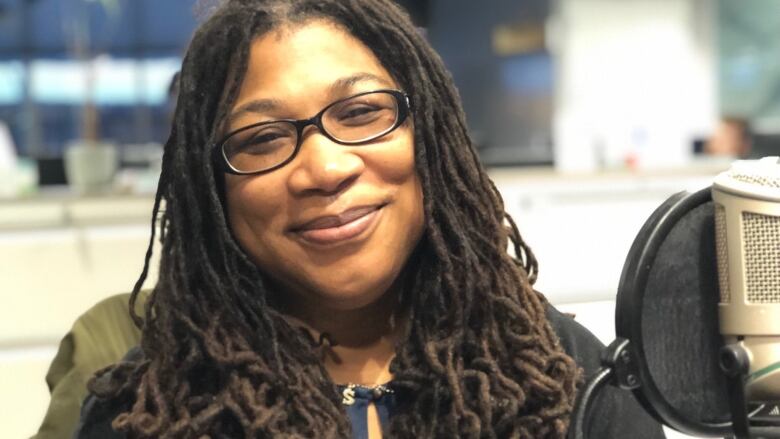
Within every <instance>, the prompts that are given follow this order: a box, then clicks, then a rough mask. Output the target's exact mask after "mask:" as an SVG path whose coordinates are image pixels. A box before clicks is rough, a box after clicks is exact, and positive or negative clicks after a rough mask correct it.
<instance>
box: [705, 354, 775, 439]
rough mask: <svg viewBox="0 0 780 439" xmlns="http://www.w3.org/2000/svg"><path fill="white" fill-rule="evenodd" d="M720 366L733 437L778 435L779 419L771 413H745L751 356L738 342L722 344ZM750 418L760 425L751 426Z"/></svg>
mask: <svg viewBox="0 0 780 439" xmlns="http://www.w3.org/2000/svg"><path fill="white" fill-rule="evenodd" d="M720 368H721V370H723V372H724V373H725V375H726V385H727V387H728V392H729V409H730V410H731V425H732V428H733V429H734V436H733V437H734V439H750V438H756V439H760V438H780V422H778V421H780V418H778V417H777V416H771V415H770V416H762V417H758V416H755V415H754V416H752V417H751V414H749V413H748V407H747V398H746V397H745V383H746V382H747V376H748V373H749V371H750V356H749V355H748V353H747V351H746V350H745V348H744V347H743V346H742V345H740V344H739V343H733V344H729V345H726V346H723V347H722V348H721V349H720ZM758 411H760V410H758ZM751 419H752V420H754V421H756V423H761V424H762V425H754V426H751V425H750V420H751Z"/></svg>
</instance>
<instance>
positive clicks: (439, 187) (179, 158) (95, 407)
mask: <svg viewBox="0 0 780 439" xmlns="http://www.w3.org/2000/svg"><path fill="white" fill-rule="evenodd" d="M163 200H164V201H165V209H164V211H162V217H161V226H160V228H161V235H162V236H161V240H162V245H163V250H162V260H161V269H160V279H159V281H158V284H157V286H156V288H155V289H154V291H153V293H152V295H151V297H150V298H149V301H148V305H147V307H146V313H145V319H144V326H143V336H142V342H141V350H137V351H136V352H132V353H131V354H129V356H128V358H127V360H126V361H125V362H123V363H121V364H119V365H117V366H115V367H113V368H111V369H109V370H107V371H104V372H103V373H102V374H99V375H100V376H99V378H98V379H96V380H95V381H93V383H92V384H91V390H92V391H93V392H94V393H95V394H97V395H98V396H99V398H95V397H92V398H90V399H88V401H87V403H86V405H85V408H84V411H83V414H82V421H83V425H82V426H81V431H80V435H81V437H110V433H109V431H110V427H109V424H110V426H111V427H113V428H114V429H116V430H118V431H120V432H126V433H128V435H129V436H130V437H204V436H208V437H277V436H282V437H339V438H343V437H350V436H352V437H367V436H368V437H371V438H374V437H380V436H389V437H409V438H418V437H474V438H476V437H495V438H505V437H523V438H547V437H549V438H561V437H564V436H565V434H566V431H567V426H568V419H569V416H570V413H571V410H572V404H573V401H574V397H575V394H576V386H577V384H578V382H580V380H581V371H580V368H579V367H578V364H577V363H576V362H575V358H578V359H579V362H580V366H583V367H586V369H587V368H591V367H593V366H594V364H593V363H594V362H597V356H598V351H599V345H598V343H597V342H596V341H595V340H594V339H593V337H592V336H591V335H589V334H587V333H585V332H584V330H583V329H581V328H580V327H578V326H576V324H574V323H573V322H571V320H570V319H567V318H565V317H563V316H561V315H560V314H559V313H557V312H556V311H555V310H553V309H551V308H549V307H548V306H547V304H546V302H545V300H544V298H543V297H542V296H541V295H540V294H538V293H536V292H535V291H534V290H533V289H532V284H533V281H534V279H535V276H536V261H535V260H534V258H533V256H532V254H531V252H530V250H529V249H528V248H527V247H526V246H525V244H524V243H523V242H522V240H521V238H520V236H519V234H518V232H517V229H516V228H515V227H514V224H513V223H512V222H511V220H509V218H508V217H507V216H506V214H505V213H504V207H503V205H502V201H501V198H500V196H499V195H498V192H497V191H496V189H495V187H494V185H493V184H492V182H491V181H490V180H489V179H488V177H487V175H486V173H485V171H484V169H483V168H482V167H481V165H480V164H479V162H478V160H477V157H476V154H475V152H474V149H473V147H472V145H471V142H470V140H469V138H468V135H467V132H466V125H465V121H464V117H463V113H462V110H461V107H460V102H459V99H458V96H457V92H456V90H455V88H454V86H453V84H452V81H451V79H450V77H449V75H448V74H447V72H446V71H445V69H444V67H443V65H442V63H441V61H440V59H439V58H438V56H437V55H436V54H435V53H434V52H433V51H432V49H431V48H430V47H429V46H428V45H427V44H426V43H425V41H424V39H423V38H422V37H421V35H419V33H418V32H417V30H416V29H415V28H414V27H413V26H412V25H411V23H410V22H409V20H408V17H407V16H406V15H404V14H403V13H402V12H401V11H400V10H399V9H398V8H397V7H396V6H394V5H393V4H392V3H391V2H390V1H388V0H350V1H345V0H329V1H321V0H300V1H299V0H294V1H290V0H279V1H275V0H273V1H272V0H268V1H261V0H236V1H228V2H226V3H224V4H223V5H222V6H221V7H220V8H219V9H218V10H217V11H216V12H215V13H214V14H213V15H212V16H211V17H210V18H209V19H208V20H207V21H206V22H205V23H204V24H203V25H202V26H201V27H200V28H199V29H198V31H197V32H196V34H195V36H194V38H193V40H192V43H191V44H190V47H189V50H188V52H187V55H186V57H185V60H184V65H183V69H182V72H181V84H180V97H179V101H178V105H177V109H176V115H175V120H174V124H173V130H172V133H171V137H170V139H169V141H168V142H167V144H166V149H165V157H164V161H163V172H162V177H161V181H160V186H159V189H158V194H157V203H156V207H155V214H157V213H158V211H160V210H161V209H160V206H161V204H160V203H161V201H163ZM506 224H509V226H507V225H506ZM152 239H154V236H153V237H152ZM509 242H511V243H512V244H513V246H514V252H515V254H516V255H517V256H518V257H517V259H515V258H513V257H511V256H510V255H509V254H507V251H506V249H507V245H508V243H509ZM150 248H151V246H150ZM148 261H149V258H148V255H147V264H148ZM143 278H144V276H142V279H141V280H143ZM140 285H141V282H139V283H138V284H137V287H136V289H135V290H136V292H135V293H134V295H133V297H135V296H136V295H137V291H138V289H139V286H140ZM132 301H133V300H131V302H132ZM131 308H132V306H131ZM548 316H549V317H548ZM562 344H563V346H562ZM564 346H565V347H567V349H568V351H569V354H567V352H566V351H565V350H564ZM573 357H574V358H573ZM586 372H587V371H586ZM618 410H624V411H625V412H624V413H626V414H628V416H637V418H632V419H631V420H630V422H631V423H632V425H630V426H629V425H623V426H622V427H615V425H620V423H619V422H617V418H616V415H617V411H618ZM596 412H598V413H599V414H600V415H601V416H602V417H604V418H605V419H606V421H603V422H602V421H599V422H594V424H595V425H596V427H594V430H592V434H595V435H596V436H592V437H600V438H604V437H657V436H654V435H655V434H656V433H658V432H659V431H660V430H659V428H658V427H657V426H656V425H654V424H652V423H649V422H648V421H647V418H646V417H643V416H644V415H642V414H641V412H640V411H639V410H638V409H637V408H636V404H635V403H634V402H633V400H631V399H630V397H627V396H625V395H618V394H614V395H612V396H609V397H606V398H604V399H603V401H602V402H601V407H600V408H598V407H597V409H596ZM623 424H627V422H623ZM593 432H595V433H593ZM607 433H608V434H610V435H611V436H609V435H605V434H607Z"/></svg>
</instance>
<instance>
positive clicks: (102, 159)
mask: <svg viewBox="0 0 780 439" xmlns="http://www.w3.org/2000/svg"><path fill="white" fill-rule="evenodd" d="M64 158H65V176H66V178H67V180H68V185H69V186H70V187H71V189H72V190H73V191H74V192H76V193H78V194H99V193H106V192H110V191H111V190H112V189H113V185H114V176H115V175H116V170H117V164H118V158H119V154H118V151H117V147H116V145H114V144H113V143H109V142H96V141H87V140H75V141H72V142H70V143H69V144H68V146H67V147H66V148H65V156H64Z"/></svg>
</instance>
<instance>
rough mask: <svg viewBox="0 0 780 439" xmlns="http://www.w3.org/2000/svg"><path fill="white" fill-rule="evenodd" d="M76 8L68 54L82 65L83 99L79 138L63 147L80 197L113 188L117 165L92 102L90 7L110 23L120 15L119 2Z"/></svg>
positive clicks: (96, 1)
mask: <svg viewBox="0 0 780 439" xmlns="http://www.w3.org/2000/svg"><path fill="white" fill-rule="evenodd" d="M72 3H74V7H75V8H78V9H77V12H76V14H75V15H74V16H73V17H74V19H73V20H72V22H71V23H70V24H71V26H70V31H71V34H72V38H71V39H70V40H71V53H73V55H74V58H75V59H78V60H81V61H82V63H83V64H84V66H85V75H84V76H85V78H84V79H85V97H84V103H83V105H82V107H81V130H80V137H79V138H77V139H74V140H72V141H70V142H69V143H68V145H67V146H66V148H65V154H64V161H65V174H66V177H67V179H68V184H69V185H70V186H71V188H72V189H73V190H74V191H76V192H77V193H80V194H85V193H86V194H92V193H104V192H109V191H111V190H112V188H113V181H114V176H115V174H116V170H117V165H118V155H119V154H118V149H117V146H116V144H115V143H113V142H111V141H108V140H105V139H102V138H101V136H100V115H99V113H98V108H97V104H96V102H95V80H96V70H97V65H96V64H97V63H96V58H97V54H96V52H97V51H95V50H94V48H93V44H92V42H91V35H90V20H89V12H90V11H89V8H90V7H91V5H97V6H98V7H100V8H102V9H103V11H104V12H105V14H106V16H107V17H108V18H109V21H113V20H115V19H116V18H117V17H118V15H119V2H118V0H76V1H73V2H72Z"/></svg>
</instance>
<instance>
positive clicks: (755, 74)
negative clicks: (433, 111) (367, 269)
mask: <svg viewBox="0 0 780 439" xmlns="http://www.w3.org/2000/svg"><path fill="white" fill-rule="evenodd" d="M399 3H401V4H402V5H403V6H404V7H406V8H407V9H408V10H409V12H410V14H411V15H412V17H413V19H414V20H415V22H416V24H417V25H418V26H419V27H420V29H421V32H424V33H425V35H426V37H427V38H428V39H429V41H430V42H431V43H432V45H433V46H434V47H435V48H436V50H438V52H439V53H440V54H441V56H442V58H443V60H444V62H445V63H446V64H447V66H448V68H449V69H450V71H451V72H452V74H453V77H454V79H455V82H456V84H457V85H458V88H459V90H460V93H461V97H462V99H463V103H464V106H465V109H466V112H467V117H468V123H469V127H470V130H471V132H472V136H473V138H474V140H475V143H476V145H477V147H478V149H479V153H480V156H481V157H482V160H483V161H484V163H485V164H486V165H487V166H488V167H489V169H490V173H491V176H492V177H493V179H494V180H495V181H496V183H497V185H498V187H499V189H500V190H501V192H502V194H503V195H504V198H505V202H506V206H507V210H508V211H509V212H510V213H512V214H513V216H514V217H515V219H516V220H517V222H518V225H519V227H520V230H521V232H522V233H523V235H524V237H525V239H526V240H527V241H528V242H529V243H530V245H531V247H532V248H533V249H534V251H535V252H536V255H537V257H538V259H539V261H540V262H539V264H540V277H539V282H538V284H537V287H538V288H539V289H540V290H541V291H543V292H545V293H546V294H547V295H548V297H549V298H550V300H551V301H552V302H553V303H554V304H556V305H557V306H559V307H560V308H561V309H563V310H565V311H570V312H574V313H576V314H577V319H578V320H579V321H580V322H581V323H583V324H585V325H586V326H588V327H589V328H590V329H591V330H592V331H593V332H594V333H596V335H597V336H598V337H599V338H601V339H602V341H604V342H605V343H608V342H609V341H611V340H612V338H613V337H614V328H613V323H612V315H613V314H612V313H613V310H614V295H615V290H616V287H617V283H618V280H619V277H620V271H621V268H622V264H623V259H624V258H625V255H626V253H627V251H628V248H629V247H630V245H631V242H632V240H633V238H634V236H635V235H636V232H637V231H638V230H639V228H640V227H641V225H642V223H643V222H644V220H645V219H646V218H647V216H648V215H649V214H650V213H651V212H652V211H653V209H654V208H655V207H656V206H658V205H659V204H660V203H661V202H662V201H663V200H664V199H666V198H667V197H668V196H670V195H671V194H673V193H675V192H678V191H680V190H684V189H691V190H692V189H698V188H703V187H705V186H707V185H709V184H710V182H711V180H712V178H713V177H714V176H715V175H716V174H717V173H718V172H720V171H722V170H725V169H726V168H727V167H728V165H729V164H730V163H731V162H732V161H733V160H735V159H737V158H750V157H760V156H766V155H773V154H774V155H777V154H780V2H778V1H776V0H743V1H739V2H736V1H731V0H489V1H482V2H475V1H473V0H405V1H400V0H399ZM213 4H214V2H213V1H203V0H200V1H198V0H164V1H159V0H0V395H2V396H0V433H2V437H8V438H16V437H28V436H30V435H33V434H34V433H35V432H36V431H37V429H38V425H39V424H40V422H41V419H42V418H43V415H44V413H45V411H46V408H47V405H48V402H49V397H48V388H47V385H46V381H45V379H44V378H45V375H46V372H47V368H48V365H49V363H50V361H51V360H52V358H53V357H54V354H55V353H56V349H57V346H58V343H59V341H60V339H61V338H62V337H63V335H64V334H65V333H66V332H67V331H68V329H69V328H70V327H71V325H72V324H73V321H74V320H75V319H76V318H77V317H78V316H79V315H80V314H81V313H83V312H84V311H85V310H87V309H88V308H89V307H90V306H92V305H93V304H94V303H96V302H98V301H100V300H101V299H103V298H105V297H108V296H111V295H113V294H117V293H121V292H127V291H129V290H130V289H131V288H132V286H133V283H134V281H135V279H136V278H137V276H138V275H139V273H140V271H141V268H142V264H143V255H144V253H145V250H146V245H147V243H148V239H149V230H150V229H149V227H150V223H151V217H150V214H151V207H152V202H153V193H154V190H155V188H156V182H157V177H158V175H159V169H160V160H161V156H162V143H163V142H164V141H165V139H166V137H167V133H168V130H169V117H170V114H171V111H172V98H174V97H175V94H176V90H175V87H174V86H173V85H174V82H173V78H174V75H175V73H176V72H177V71H178V70H179V67H180V64H181V57H182V54H183V51H184V49H185V47H186V45H187V42H188V40H189V38H190V37H191V34H192V31H193V29H194V28H195V27H196V25H197V23H198V22H199V21H200V20H202V19H203V17H205V16H207V15H208V13H209V10H210V8H211V7H212V6H213ZM155 277H156V267H154V263H153V268H152V273H151V276H150V279H149V281H148V282H147V285H152V284H153V283H154V278H155ZM670 437H675V436H673V435H671V434H670Z"/></svg>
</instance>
